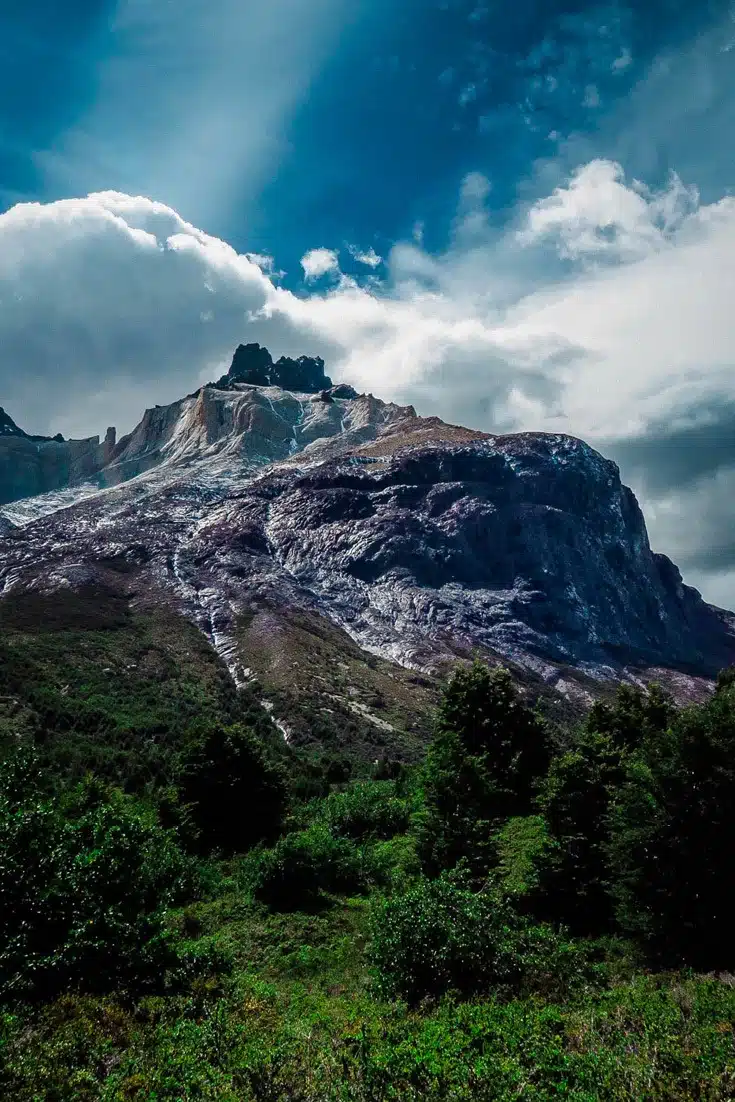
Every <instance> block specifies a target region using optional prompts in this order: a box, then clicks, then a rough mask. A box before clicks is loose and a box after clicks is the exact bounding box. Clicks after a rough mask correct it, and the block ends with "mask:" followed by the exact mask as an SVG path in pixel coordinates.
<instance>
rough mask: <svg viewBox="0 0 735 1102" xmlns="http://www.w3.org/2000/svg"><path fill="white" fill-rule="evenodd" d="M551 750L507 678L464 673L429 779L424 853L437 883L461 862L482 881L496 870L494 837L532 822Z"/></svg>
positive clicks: (454, 682) (447, 695)
mask: <svg viewBox="0 0 735 1102" xmlns="http://www.w3.org/2000/svg"><path fill="white" fill-rule="evenodd" d="M547 764H548V750H547V746H546V741H545V732H544V729H543V726H542V724H541V723H540V721H539V720H538V719H537V718H536V716H535V715H534V714H533V712H532V711H530V709H529V708H527V707H526V706H525V705H524V704H523V702H522V701H521V700H520V698H519V696H518V693H517V691H516V689H515V687H514V685H513V682H512V680H511V677H510V674H509V673H508V671H507V670H504V669H496V670H493V671H492V672H491V671H490V670H489V669H488V668H487V666H485V665H484V664H482V663H481V662H475V663H474V665H473V666H472V667H471V668H470V669H460V670H459V671H458V672H457V673H455V675H454V676H453V678H452V679H451V681H450V682H449V684H448V686H447V688H446V689H445V691H444V694H443V698H442V702H441V705H440V707H439V713H438V720H437V730H436V735H435V737H434V740H433V742H432V745H431V747H430V749H429V753H428V755H427V760H426V764H425V767H424V771H423V797H424V810H423V812H422V814H421V816H420V819H419V827H418V847H419V853H420V857H421V861H422V865H423V867H424V870H425V871H426V872H427V873H428V874H429V875H432V876H435V875H438V873H439V872H441V870H442V869H449V868H452V867H454V866H455V865H456V864H457V862H458V861H459V860H461V859H465V860H466V861H467V863H468V866H469V868H470V869H472V871H473V872H474V873H475V874H476V875H479V876H481V875H483V874H484V873H485V872H486V871H487V869H488V868H489V867H490V866H491V864H492V862H493V853H494V848H493V842H492V836H493V834H494V832H495V831H496V830H497V828H498V826H499V825H500V824H501V823H502V822H504V821H505V820H506V819H508V818H510V817H511V816H513V815H524V814H527V813H528V812H529V811H530V810H531V808H532V799H533V794H534V790H535V785H536V783H537V779H538V778H539V777H540V776H541V775H542V774H543V773H544V772H545V770H546V767H547Z"/></svg>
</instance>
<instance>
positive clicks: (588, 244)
mask: <svg viewBox="0 0 735 1102" xmlns="http://www.w3.org/2000/svg"><path fill="white" fill-rule="evenodd" d="M698 198H699V197H698V195H697V191H696V189H695V188H686V187H684V185H683V184H682V182H681V181H680V180H679V178H678V177H677V176H676V175H672V177H671V180H670V181H669V185H668V187H667V188H666V189H664V190H663V191H661V192H658V193H653V192H650V191H648V189H646V188H645V187H644V186H643V185H642V184H640V183H638V182H637V181H633V183H632V184H631V185H627V184H626V183H625V180H624V175H623V170H622V168H621V166H620V165H619V164H616V163H614V162H612V161H606V160H594V161H591V162H590V163H589V164H586V165H584V166H583V167H581V168H579V169H578V170H577V171H576V172H575V173H574V174H573V176H572V179H571V180H570V181H569V183H568V184H567V185H565V186H563V187H558V188H556V189H555V190H554V192H553V194H552V195H550V196H549V197H548V198H545V199H542V200H540V201H539V202H537V203H536V204H534V206H532V207H531V209H530V211H529V212H528V215H527V218H526V223H525V225H524V226H523V228H522V229H521V230H519V231H518V240H519V241H520V242H521V243H522V244H524V245H533V244H535V243H537V242H539V241H540V240H542V239H543V238H549V237H552V238H556V241H557V244H558V246H559V250H560V252H561V254H562V255H563V256H564V257H565V258H567V259H573V260H579V259H581V258H584V257H594V258H595V259H598V260H599V259H600V258H602V257H603V256H606V255H610V256H611V257H612V258H613V259H615V260H616V261H619V260H635V259H639V258H640V257H643V256H645V255H647V254H648V253H650V252H652V251H655V250H657V249H662V248H664V247H665V246H666V245H667V244H668V242H669V240H670V236H671V234H672V233H673V232H674V231H676V230H677V229H678V228H679V227H680V226H681V225H682V223H683V221H684V220H685V219H686V217H687V215H688V214H690V213H691V212H692V211H693V210H695V209H696V206H697V203H698Z"/></svg>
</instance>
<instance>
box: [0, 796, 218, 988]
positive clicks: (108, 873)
mask: <svg viewBox="0 0 735 1102" xmlns="http://www.w3.org/2000/svg"><path fill="white" fill-rule="evenodd" d="M195 888H196V876H195V872H194V867H193V865H192V863H191V860H190V859H189V858H187V857H185V856H184V854H183V853H182V852H181V850H180V849H179V847H178V845H177V841H176V838H175V835H174V834H173V833H172V832H170V831H167V830H164V829H163V828H162V827H160V826H159V824H158V822H157V820H156V817H155V815H154V814H153V813H152V812H150V811H148V810H147V809H146V808H144V807H143V806H142V805H141V804H139V803H138V802H136V801H135V800H133V799H132V798H130V797H127V796H124V795H123V794H122V793H120V792H117V791H115V790H112V791H107V792H104V791H101V790H99V789H98V788H97V786H95V785H93V784H91V785H90V784H87V785H82V786H79V787H78V788H76V789H75V790H74V791H73V792H72V793H71V794H70V795H68V796H66V797H65V798H63V799H61V798H55V799H47V798H44V797H42V796H39V795H34V793H33V792H32V791H31V792H30V793H29V794H28V795H27V796H26V798H25V799H24V800H23V801H18V800H17V799H14V798H13V797H12V795H10V794H7V793H2V794H0V992H1V993H2V995H3V996H4V997H5V998H13V997H16V996H29V997H31V996H32V997H34V998H44V997H48V996H49V995H51V994H53V993H55V992H57V991H62V990H67V989H70V988H73V989H81V990H86V991H107V990H112V989H113V988H114V987H116V986H119V987H147V986H148V987H150V986H155V985H156V984H160V983H162V982H163V978H164V972H165V969H166V968H167V967H168V966H169V965H170V964H171V963H172V962H173V961H174V960H175V953H174V949H173V945H172V944H171V942H170V940H169V938H168V936H167V934H166V918H167V913H168V911H169V909H170V908H171V907H174V906H176V905H178V904H179V903H181V902H182V901H184V900H186V899H187V898H189V897H190V896H191V895H192V894H193V892H194V890H195Z"/></svg>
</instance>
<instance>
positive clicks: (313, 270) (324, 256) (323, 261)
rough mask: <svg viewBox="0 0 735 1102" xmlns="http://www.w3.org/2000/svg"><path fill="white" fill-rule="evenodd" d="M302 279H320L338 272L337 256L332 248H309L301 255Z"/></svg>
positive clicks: (308, 280)
mask: <svg viewBox="0 0 735 1102" xmlns="http://www.w3.org/2000/svg"><path fill="white" fill-rule="evenodd" d="M301 267H302V268H303V269H304V279H305V280H306V281H307V283H311V282H313V281H314V280H317V279H321V278H322V276H325V275H337V274H338V273H339V256H338V254H337V252H336V250H334V249H324V248H320V249H310V250H309V252H308V253H304V255H303V256H302V257H301Z"/></svg>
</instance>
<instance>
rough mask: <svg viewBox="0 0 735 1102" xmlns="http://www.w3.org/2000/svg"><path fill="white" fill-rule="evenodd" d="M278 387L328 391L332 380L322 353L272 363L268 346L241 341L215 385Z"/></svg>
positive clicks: (305, 392) (305, 390)
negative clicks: (227, 367) (325, 366)
mask: <svg viewBox="0 0 735 1102" xmlns="http://www.w3.org/2000/svg"><path fill="white" fill-rule="evenodd" d="M238 383H242V384H245V385H248V386H277V387H281V389H282V390H293V391H298V392H300V393H302V394H315V393H317V391H321V390H326V389H328V388H329V387H331V385H332V380H331V379H330V378H329V376H327V375H325V373H324V360H322V359H321V358H320V357H319V356H315V357H312V356H299V357H298V359H295V360H294V359H291V358H290V357H288V356H281V358H280V359H279V360H276V362H275V363H274V362H273V359H272V357H271V354H270V352H269V351H268V349H267V348H261V346H260V345H259V344H240V345H238V347H237V348H236V349H235V355H234V356H233V358H232V363H231V364H230V368H229V371H228V372H227V374H226V375H223V376H222V378H221V379H220V380H219V382H218V383H217V384H216V385H217V386H218V387H219V388H226V387H230V386H236V385H237V384H238Z"/></svg>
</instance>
